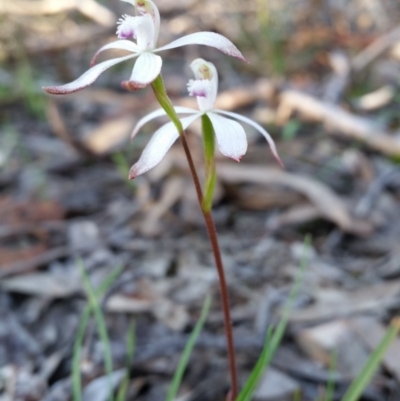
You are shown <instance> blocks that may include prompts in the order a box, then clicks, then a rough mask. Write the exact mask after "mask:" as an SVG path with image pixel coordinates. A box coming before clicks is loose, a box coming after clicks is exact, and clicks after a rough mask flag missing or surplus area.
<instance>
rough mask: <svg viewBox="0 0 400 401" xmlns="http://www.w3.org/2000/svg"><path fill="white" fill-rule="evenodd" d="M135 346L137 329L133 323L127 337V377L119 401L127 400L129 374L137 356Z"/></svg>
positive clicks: (120, 391)
mask: <svg viewBox="0 0 400 401" xmlns="http://www.w3.org/2000/svg"><path fill="white" fill-rule="evenodd" d="M135 346H136V327H135V323H132V324H131V325H130V326H129V331H128V335H127V337H126V349H127V361H126V375H125V377H124V380H123V381H122V383H121V386H120V388H119V391H118V394H117V401H124V400H126V395H127V394H128V388H129V372H130V369H131V366H132V363H133V357H134V355H135Z"/></svg>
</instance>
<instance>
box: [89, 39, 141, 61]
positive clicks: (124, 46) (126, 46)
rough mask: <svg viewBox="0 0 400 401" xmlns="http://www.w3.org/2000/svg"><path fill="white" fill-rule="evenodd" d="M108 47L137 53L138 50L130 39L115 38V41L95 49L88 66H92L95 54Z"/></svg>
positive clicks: (95, 57)
mask: <svg viewBox="0 0 400 401" xmlns="http://www.w3.org/2000/svg"><path fill="white" fill-rule="evenodd" d="M109 49H117V50H126V51H128V52H131V53H137V52H138V51H139V48H138V46H137V44H136V43H133V42H131V41H130V40H116V41H115V42H111V43H108V44H107V45H105V46H103V47H101V48H100V49H99V50H97V52H96V54H95V55H94V56H93V58H92V61H91V62H90V66H93V65H94V64H95V63H96V59H97V56H98V55H99V54H100V53H101V52H103V51H104V50H109Z"/></svg>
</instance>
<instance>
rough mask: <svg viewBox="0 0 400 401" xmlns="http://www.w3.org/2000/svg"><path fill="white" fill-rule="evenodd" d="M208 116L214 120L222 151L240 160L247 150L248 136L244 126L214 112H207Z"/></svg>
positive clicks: (219, 146) (218, 142)
mask: <svg viewBox="0 0 400 401" xmlns="http://www.w3.org/2000/svg"><path fill="white" fill-rule="evenodd" d="M207 116H208V117H209V118H210V120H211V122H212V125H213V128H214V132H215V136H216V138H217V144H218V148H219V150H220V151H221V153H222V154H223V155H225V156H228V157H230V158H231V159H233V160H235V161H237V162H240V160H241V158H242V157H243V155H244V154H245V153H246V151H247V138H246V133H245V132H244V129H243V127H242V126H241V125H240V124H239V123H237V122H236V121H232V120H229V119H228V118H225V117H222V116H219V115H217V114H214V113H207Z"/></svg>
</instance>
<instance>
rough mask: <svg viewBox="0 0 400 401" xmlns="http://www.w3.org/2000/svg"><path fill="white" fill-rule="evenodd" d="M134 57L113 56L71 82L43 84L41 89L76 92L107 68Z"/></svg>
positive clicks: (54, 91) (49, 91)
mask: <svg viewBox="0 0 400 401" xmlns="http://www.w3.org/2000/svg"><path fill="white" fill-rule="evenodd" d="M134 57H136V55H129V56H125V57H119V58H113V59H111V60H107V61H103V62H102V63H100V64H97V65H96V66H94V67H92V68H90V69H89V70H87V71H86V72H85V73H84V74H83V75H81V76H80V77H79V78H78V79H76V80H75V81H73V82H70V83H69V84H66V85H61V86H45V87H44V88H43V90H44V91H46V92H47V93H51V94H52V95H66V94H68V93H73V92H77V91H79V90H81V89H83V88H86V87H87V86H89V85H90V84H92V83H93V82H94V81H95V80H96V79H97V78H98V77H99V75H100V74H101V73H102V72H104V71H105V70H107V69H108V68H110V67H112V66H113V65H115V64H118V63H122V62H123V61H125V60H129V59H131V58H134Z"/></svg>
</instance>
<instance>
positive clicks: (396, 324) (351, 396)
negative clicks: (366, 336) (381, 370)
mask: <svg viewBox="0 0 400 401" xmlns="http://www.w3.org/2000/svg"><path fill="white" fill-rule="evenodd" d="M399 331H400V318H396V319H393V320H392V322H391V324H390V326H389V328H388V330H387V332H386V334H385V336H384V337H383V339H382V341H381V342H380V343H379V345H378V346H377V348H376V349H375V351H374V352H373V353H372V354H371V355H370V356H369V358H368V360H367V362H366V364H365V365H364V367H363V369H362V370H361V372H360V374H359V375H358V376H357V378H356V379H355V380H354V381H353V382H352V383H351V385H350V387H349V388H348V389H347V391H346V393H345V395H344V397H343V398H342V401H357V400H358V399H359V398H360V396H361V395H362V393H363V392H364V390H365V388H366V387H367V386H368V384H369V383H370V381H371V379H372V376H373V375H374V373H375V372H376V370H377V369H378V367H379V364H380V363H381V360H382V358H383V357H384V355H385V353H386V351H387V350H388V348H389V346H390V344H391V343H392V341H393V340H394V339H395V338H396V337H397V335H398V334H399Z"/></svg>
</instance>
